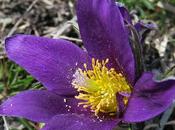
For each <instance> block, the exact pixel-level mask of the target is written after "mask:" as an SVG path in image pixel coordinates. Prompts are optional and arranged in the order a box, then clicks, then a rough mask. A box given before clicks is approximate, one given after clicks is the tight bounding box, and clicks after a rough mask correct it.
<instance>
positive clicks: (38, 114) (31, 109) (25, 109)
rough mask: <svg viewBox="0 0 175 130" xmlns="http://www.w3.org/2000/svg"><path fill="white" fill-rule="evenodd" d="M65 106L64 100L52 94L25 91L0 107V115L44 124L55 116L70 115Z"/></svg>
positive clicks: (41, 91) (42, 91)
mask: <svg viewBox="0 0 175 130" xmlns="http://www.w3.org/2000/svg"><path fill="white" fill-rule="evenodd" d="M68 103H70V102H68ZM68 103H67V104H68ZM71 103H73V102H71ZM67 106H68V105H66V103H65V99H63V97H60V96H59V95H57V94H54V93H53V92H49V91H46V90H35V91H25V92H22V93H20V94H17V95H16V96H14V97H12V98H10V99H8V100H7V101H5V102H4V103H3V104H2V105H1V106H0V115H7V116H16V117H24V118H27V119H30V120H32V121H36V122H46V121H48V120H49V119H51V118H52V117H53V116H55V115H57V114H63V113H70V112H71V111H68V108H67Z"/></svg>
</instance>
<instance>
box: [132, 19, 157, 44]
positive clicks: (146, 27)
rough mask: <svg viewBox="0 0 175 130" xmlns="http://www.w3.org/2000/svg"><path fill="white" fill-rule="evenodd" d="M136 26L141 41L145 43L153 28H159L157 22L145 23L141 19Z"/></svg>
mask: <svg viewBox="0 0 175 130" xmlns="http://www.w3.org/2000/svg"><path fill="white" fill-rule="evenodd" d="M134 26H135V29H136V30H137V32H138V34H139V35H140V43H144V40H145V38H146V36H147V34H148V33H149V32H150V31H151V30H153V29H157V28H158V27H157V25H156V24H155V23H144V22H143V21H139V22H138V23H136V24H135V25H134Z"/></svg>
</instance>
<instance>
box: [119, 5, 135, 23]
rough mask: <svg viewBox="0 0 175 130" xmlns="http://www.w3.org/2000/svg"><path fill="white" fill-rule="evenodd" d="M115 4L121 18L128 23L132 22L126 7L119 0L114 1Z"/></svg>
mask: <svg viewBox="0 0 175 130" xmlns="http://www.w3.org/2000/svg"><path fill="white" fill-rule="evenodd" d="M116 5H117V7H118V8H119V10H120V13H121V15H122V16H123V19H124V20H125V21H127V22H128V23H131V24H132V21H131V16H130V14H129V11H128V10H127V9H126V7H125V6H124V5H123V4H122V3H119V2H116Z"/></svg>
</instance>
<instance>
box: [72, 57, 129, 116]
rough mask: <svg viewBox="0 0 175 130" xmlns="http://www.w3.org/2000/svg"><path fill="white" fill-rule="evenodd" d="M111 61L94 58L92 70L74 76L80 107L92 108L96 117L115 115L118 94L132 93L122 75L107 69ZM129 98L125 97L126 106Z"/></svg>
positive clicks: (85, 66)
mask: <svg viewBox="0 0 175 130" xmlns="http://www.w3.org/2000/svg"><path fill="white" fill-rule="evenodd" d="M108 62H109V59H106V60H102V61H101V62H100V61H99V60H95V59H94V58H92V69H89V70H88V69H87V65H86V64H84V70H82V69H78V70H77V71H76V72H75V74H74V79H73V81H72V84H73V86H74V88H76V89H77V91H78V92H79V95H78V96H76V97H75V98H76V99H80V100H81V101H80V103H79V105H83V107H84V108H90V109H91V110H92V111H93V112H95V115H96V116H97V115H98V114H99V113H107V114H109V115H115V114H116V113H117V111H118V101H117V99H116V95H117V94H118V93H127V94H130V93H131V86H130V85H129V84H128V82H127V81H126V79H125V77H124V76H123V75H122V74H121V73H117V72H116V71H115V69H114V68H110V69H109V68H107V66H106V65H107V63H108ZM127 101H128V97H124V99H123V103H124V104H126V103H127Z"/></svg>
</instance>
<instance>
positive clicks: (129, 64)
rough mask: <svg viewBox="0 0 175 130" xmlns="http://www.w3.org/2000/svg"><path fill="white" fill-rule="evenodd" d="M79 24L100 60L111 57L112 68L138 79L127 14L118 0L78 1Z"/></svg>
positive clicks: (91, 50)
mask: <svg viewBox="0 0 175 130" xmlns="http://www.w3.org/2000/svg"><path fill="white" fill-rule="evenodd" d="M77 7H78V8H77V15H78V23H79V26H80V32H81V36H82V39H83V41H84V45H85V47H86V49H87V50H88V52H89V54H90V55H91V56H92V57H94V58H97V59H106V58H109V60H110V63H111V65H110V66H112V67H114V68H116V69H117V70H118V71H123V72H124V74H125V75H126V76H127V78H128V80H129V81H130V82H131V83H133V81H134V79H135V64H134V56H133V53H132V49H131V47H130V44H129V40H128V39H129V37H128V33H127V30H126V29H125V26H124V20H123V17H122V15H121V13H120V11H119V8H118V7H117V6H116V3H115V2H114V0H78V6H77Z"/></svg>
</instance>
